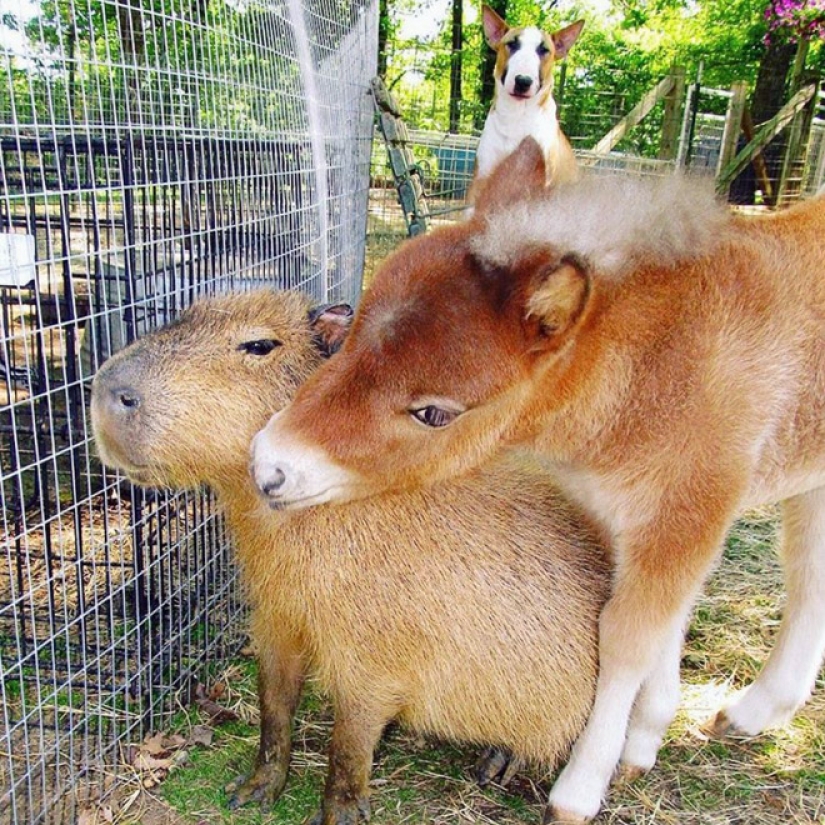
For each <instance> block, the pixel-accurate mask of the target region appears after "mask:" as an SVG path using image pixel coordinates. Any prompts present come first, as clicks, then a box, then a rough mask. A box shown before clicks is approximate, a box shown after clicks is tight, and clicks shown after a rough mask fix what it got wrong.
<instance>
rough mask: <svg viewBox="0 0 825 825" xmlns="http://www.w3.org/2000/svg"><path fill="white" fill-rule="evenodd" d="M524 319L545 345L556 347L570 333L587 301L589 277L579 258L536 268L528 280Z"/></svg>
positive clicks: (588, 296) (569, 256)
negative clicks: (549, 344)
mask: <svg viewBox="0 0 825 825" xmlns="http://www.w3.org/2000/svg"><path fill="white" fill-rule="evenodd" d="M526 297H527V301H526V304H525V320H527V321H531V320H532V321H534V322H536V323H537V324H538V332H539V334H540V336H541V338H542V339H543V341H544V342H545V343H552V344H554V345H557V344H559V343H561V341H562V340H563V339H564V338H565V337H566V333H568V332H570V331H571V330H573V329H574V328H575V326H576V324H577V322H578V321H579V319H580V318H581V317H582V315H583V313H584V310H585V307H586V306H587V302H588V300H589V298H590V274H589V271H588V267H587V265H586V264H585V263H584V261H582V260H581V259H580V258H579V257H577V256H575V255H568V256H566V257H564V258H562V259H561V261H560V262H558V261H557V262H555V263H553V264H549V265H548V264H544V265H542V266H540V267H539V268H538V269H537V270H536V272H535V273H534V275H533V277H532V278H531V280H530V284H529V286H528V291H527V296H526Z"/></svg>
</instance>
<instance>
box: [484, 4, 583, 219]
mask: <svg viewBox="0 0 825 825" xmlns="http://www.w3.org/2000/svg"><path fill="white" fill-rule="evenodd" d="M482 22H483V26H484V35H485V37H486V39H487V43H488V44H489V45H490V47H491V48H492V49H494V50H495V51H496V52H497V55H498V56H497V58H496V66H495V70H494V76H495V80H496V84H495V92H494V96H493V105H492V106H491V108H490V112H489V114H488V115H487V120H486V121H485V123H484V129H483V130H482V133H481V139H480V140H479V144H478V150H477V153H476V167H475V175H474V178H473V186H472V188H471V191H470V198H469V199H470V202H471V203H473V202H475V198H476V197H477V195H478V193H479V191H480V190H481V188H482V187H480V186H478V184H479V183H480V182H481V181H483V180H484V179H485V178H487V177H488V176H489V174H490V173H491V172H492V171H493V169H494V168H495V167H496V166H497V165H498V163H499V162H500V161H502V160H503V159H504V158H505V157H506V156H507V155H509V154H510V153H511V152H512V151H513V150H514V149H515V148H516V147H517V146H518V145H519V144H520V143H521V141H522V140H523V139H524V138H525V137H532V138H534V139H535V140H536V142H537V143H538V144H539V146H541V148H542V150H543V151H544V157H545V164H546V169H547V182H548V183H551V182H553V183H561V182H564V181H569V180H574V179H575V178H576V177H577V175H578V167H577V164H576V158H575V156H574V155H573V149H572V147H571V146H570V142H569V141H568V140H567V138H566V137H565V136H564V134H563V132H562V131H561V128H560V127H559V122H558V118H557V116H556V101H555V100H554V99H553V67H554V65H555V62H556V60H561V59H562V58H563V57H565V56H566V55H567V53H568V52H569V51H570V48H571V47H572V46H573V44H574V43H575V42H576V40H577V39H578V37H579V34H581V30H582V28H583V26H584V20H577V21H576V22H575V23H572V24H571V25H569V26H567V27H566V28H563V29H560V30H559V31H557V32H553V33H552V34H548V33H547V32H543V31H541V30H540V29H538V28H536V27H535V26H528V27H526V28H511V27H510V26H508V25H507V23H505V22H504V20H502V19H501V17H499V16H498V14H496V12H494V11H493V10H492V9H491V8H490V7H489V6H486V5H484V6H482Z"/></svg>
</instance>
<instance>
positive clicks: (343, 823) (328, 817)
mask: <svg viewBox="0 0 825 825" xmlns="http://www.w3.org/2000/svg"><path fill="white" fill-rule="evenodd" d="M369 821H370V801H369V799H359V800H358V802H357V804H355V805H351V804H346V805H345V804H334V803H333V804H329V803H325V804H324V806H323V808H321V810H320V811H318V813H316V814H315V815H314V816H311V817H310V818H309V819H308V820H307V821H306V822H305V823H304V825H360V823H362V822H369Z"/></svg>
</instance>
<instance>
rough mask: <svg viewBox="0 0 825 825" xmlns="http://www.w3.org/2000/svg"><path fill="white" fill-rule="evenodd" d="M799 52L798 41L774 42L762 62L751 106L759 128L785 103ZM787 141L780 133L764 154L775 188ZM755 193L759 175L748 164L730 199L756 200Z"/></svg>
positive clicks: (740, 200) (748, 201)
mask: <svg viewBox="0 0 825 825" xmlns="http://www.w3.org/2000/svg"><path fill="white" fill-rule="evenodd" d="M795 54H796V44H795V43H771V44H770V45H769V46H768V47H767V49H766V51H765V54H764V56H763V57H762V62H761V63H760V64H759V73H758V74H757V76H756V86H755V87H754V90H753V98H752V99H751V106H750V111H751V117H752V118H753V122H754V124H756V126H757V128H758V126H759V124H760V123H764V122H765V121H766V120H770V118H772V117H773V116H774V115H775V114H776V113H777V112H778V111H779V110H780V109H781V108H782V105H783V104H784V103H785V97H786V80H787V77H788V71H789V69H790V67H791V64H792V63H793V59H794V55H795ZM783 144H784V138H783V136H782V135H779V136H777V137H776V138H775V139H774V140H773V141H771V143H770V144H769V145H768V146H766V147H765V151H764V152H763V153H762V156H763V157H764V159H765V165H766V168H767V171H768V176H769V177H770V180H771V184H772V185H773V188H774V191H776V184H777V182H778V179H779V173H780V171H781V169H780V167H781V162H782V146H783ZM740 148H741V147H740ZM755 192H756V175H755V174H754V171H753V167H752V166H748V167H747V168H746V169H745V171H744V172H742V174H741V175H739V177H738V178H736V180H735V181H734V182H733V184H732V185H731V188H730V200H731V202H733V203H753V202H754V195H755Z"/></svg>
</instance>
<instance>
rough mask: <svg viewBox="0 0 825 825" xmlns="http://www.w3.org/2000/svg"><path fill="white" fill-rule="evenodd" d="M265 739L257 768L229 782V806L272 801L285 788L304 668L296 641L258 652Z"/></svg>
mask: <svg viewBox="0 0 825 825" xmlns="http://www.w3.org/2000/svg"><path fill="white" fill-rule="evenodd" d="M258 663H259V670H258V699H259V702H260V710H261V739H260V745H259V747H258V756H257V758H256V760H255V768H254V770H253V771H252V774H251V775H250V776H249V777H246V778H243V777H241V778H240V779H239V780H236V781H235V782H233V783H230V785H229V786H227V791H228V792H229V793H230V797H229V807H230V808H237V807H239V806H241V805H245V804H246V803H247V802H258V803H261V804H264V805H271V804H272V803H273V802H274V801H275V800H276V799H277V798H278V797H279V796H280V795H281V793H282V792H283V790H284V786H285V785H286V778H287V773H288V771H289V756H290V750H291V742H292V720H293V717H294V716H295V709H296V707H297V705H298V700H299V699H300V696H301V687H302V686H303V681H304V669H303V662H302V659H301V655H300V651H299V650H297V649H296V645H293V644H289V643H283V644H282V645H281V647H280V649H278V650H274V649H272V647H269V648H265V649H263V650H262V651H261V652H260V654H259V656H258Z"/></svg>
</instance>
